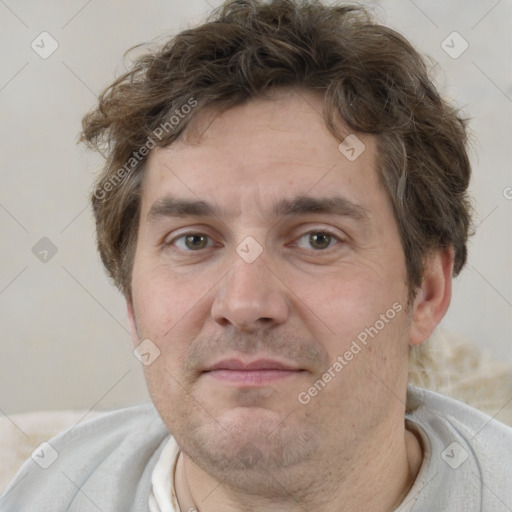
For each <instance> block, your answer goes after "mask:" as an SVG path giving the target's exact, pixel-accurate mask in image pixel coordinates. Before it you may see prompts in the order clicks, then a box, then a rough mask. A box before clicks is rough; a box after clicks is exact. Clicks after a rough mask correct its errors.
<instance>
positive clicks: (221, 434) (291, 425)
mask: <svg viewBox="0 0 512 512" xmlns="http://www.w3.org/2000/svg"><path fill="white" fill-rule="evenodd" d="M290 418H293V414H292V415H290ZM290 418H285V419H284V420H283V418H282V416H280V415H278V414H277V413H275V412H273V411H270V410H267V409H259V408H242V407H238V408H235V409H232V410H230V411H228V412H226V413H224V414H223V415H221V416H220V417H218V418H216V420H214V419H213V418H211V417H210V418H209V420H208V421H205V418H202V422H201V423H197V424H195V425H188V427H187V428H186V429H183V430H182V432H186V435H185V436H183V437H184V438H183V439H177V441H178V444H179V445H180V446H181V448H182V450H183V452H184V453H186V454H187V456H188V457H190V459H191V460H193V461H194V462H195V463H196V464H197V465H198V466H200V467H201V468H202V469H203V470H204V471H206V472H208V473H209V474H211V475H213V476H215V477H217V478H222V479H226V478H227V479H229V478H235V479H237V482H239V484H240V485H241V484H242V481H244V482H245V480H246V479H247V482H246V483H245V484H244V488H245V487H246V486H251V487H252V486H253V485H254V484H255V482H258V483H257V486H259V488H260V489H261V486H262V485H265V487H267V486H268V485H269V484H270V483H271V482H272V481H273V484H274V485H275V484H276V482H275V478H274V477H273V476H272V475H273V474H279V475H282V473H283V470H284V469H285V468H289V469H290V470H293V468H298V469H300V467H302V466H304V467H306V466H307V465H308V464H309V463H310V461H311V459H312V458H314V457H318V449H319V444H320V438H319V433H318V430H316V433H315V429H313V427H307V426H306V425H305V424H304V423H302V424H299V423H298V421H297V419H296V418H295V422H292V420H291V419H290ZM275 472H276V473H275ZM238 479H241V480H238ZM251 482H252V485H251ZM245 490H246V491H247V492H248V489H245ZM280 490H281V493H282V487H280Z"/></svg>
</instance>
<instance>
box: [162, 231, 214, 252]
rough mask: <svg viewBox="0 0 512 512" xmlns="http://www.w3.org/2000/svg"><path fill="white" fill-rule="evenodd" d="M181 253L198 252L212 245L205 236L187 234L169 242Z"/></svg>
mask: <svg viewBox="0 0 512 512" xmlns="http://www.w3.org/2000/svg"><path fill="white" fill-rule="evenodd" d="M169 245H173V246H174V247H177V248H178V249H180V250H182V251H188V252H190V251H200V250H201V249H208V248H210V247H211V246H212V245H213V241H212V240H211V238H210V237H209V236H207V235H203V234H202V233H187V234H185V235H182V236H179V237H177V238H175V239H174V240H173V241H171V242H169Z"/></svg>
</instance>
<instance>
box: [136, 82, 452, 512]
mask: <svg viewBox="0 0 512 512" xmlns="http://www.w3.org/2000/svg"><path fill="white" fill-rule="evenodd" d="M322 101H323V100H322V96H320V95H319V94H317V93H314V92H311V91H304V90H299V91H295V90H290V89H282V90H280V91H278V92H276V93H275V94H274V96H273V98H272V99H271V100H268V99H267V100H252V101H250V102H248V103H246V104H244V105H242V106H239V107H236V108H232V109H230V110H228V111H226V112H225V113H223V114H220V115H217V116H215V117H214V118H212V117H210V116H209V113H208V112H206V111H205V112H200V113H199V114H198V116H197V118H196V119H195V121H194V124H193V125H192V127H191V128H190V129H189V130H188V134H187V137H186V138H185V139H184V140H181V141H177V142H175V143H174V144H172V145H171V146H170V147H168V148H165V149H155V150H153V151H152V153H151V154H150V156H149V159H148V162H147V169H146V176H145V181H144V184H143V193H142V205H141V216H140V225H139V234H138V241H137V247H136V252H135V259H134V266H133V275H132V296H131V297H130V298H129V299H128V311H129V317H130V320H131V324H132V331H133V343H134V344H135V345H136V344H138V343H140V341H141V340H143V339H146V338H149V339H150V340H151V341H152V342H153V343H154V344H155V345H156V346H157V347H158V349H159V350H160V356H159V357H158V358H157V359H155V361H154V362H152V364H150V365H148V366H146V367H145V376H146V380H147V384H148V389H149V391H150V394H151V397H152V399H153V401H154V403H155V406H156V407H157V409H158V411H159V413H160V415H161V417H162V418H163V420H164V422H165V424H166V425H167V427H168V428H169V431H170V432H171V433H172V435H173V436H174V437H175V438H176V440H177V442H178V444H179V446H180V448H181V450H182V453H181V455H180V457H179V461H178V464H177V469H176V479H175V482H176V491H177V496H178V499H179V504H180V507H181V510H188V509H189V508H191V507H193V508H195V509H197V510H200V511H201V512H205V511H206V512H212V511H223V512H229V511H249V510H251V511H266V512H268V511H280V512H283V511H298V510H301V511H302V510H320V509H321V510H324V511H326V512H329V511H338V512H339V511H341V510H365V511H370V512H371V511H379V512H385V511H390V510H394V508H395V507H396V506H398V505H399V503H400V502H401V501H402V499H403V497H404V496H405V495H406V494H407V492H408V490H409V489H410V487H411V485H412V484H413V482H414V478H415V476H416V474H417V472H418V470H419V467H420V465H421V461H422V449H421V445H420V443H419V442H418V439H417V438H416V437H415V435H414V434H412V433H411V432H409V431H407V430H406V429H405V425H404V409H405V396H406V387H407V358H408V351H409V348H410V345H414V344H419V343H422V342H423V341H425V340H426V339H427V338H428V336H429V335H430V334H431V333H432V331H433V329H434V327H435V326H436V325H437V324H438V323H439V321H440V320H441V318H442V317H443V316H444V314H445V312H446V310H447V308H448V305H449V302H450V296H451V275H452V261H453V250H452V249H451V248H449V249H446V250H440V251H438V252H436V253H435V254H433V255H432V256H431V257H430V259H429V260H428V261H426V272H425V276H426V277H425V278H424V280H423V283H422V286H421V288H420V289H418V290H417V295H416V300H415V302H414V304H412V305H410V307H409V308H406V305H407V304H406V301H407V292H408V288H407V285H406V266H405V257H404V253H403V249H402V246H401V243H400V237H399V233H398V228H397V224H396V221H395V219H394V217H393V212H392V208H391V203H390V201H389V199H388V197H387V195H386V192H385V190H384V188H383V187H382V185H381V184H380V182H379V179H378V175H377V154H376V144H375V140H374V138H373V137H372V136H369V135H364V134H357V136H358V137H359V139H360V140H361V141H363V142H364V144H365V146H366V149H365V150H364V151H363V153H362V154H361V155H360V156H359V157H358V158H356V159H355V160H354V161H349V160H348V159H347V158H346V157H345V156H344V155H343V154H342V153H341V152H340V151H339V150H338V144H339V142H340V141H339V140H337V139H336V138H335V137H334V136H333V135H332V134H331V133H330V132H329V131H328V130H327V128H326V127H325V125H324V122H323V118H322V115H321V112H322ZM212 119H213V121H212ZM349 133H350V132H349V131H347V135H348V134H349ZM300 196H308V197H311V198H314V199H318V200H323V199H329V198H333V197H334V196H342V197H344V198H346V199H348V200H349V201H351V202H352V203H354V204H357V205H359V206H360V207H361V208H363V209H364V212H366V216H365V219H366V220H364V221H363V220H362V219H360V218H355V217H353V216H348V215H341V214H340V212H311V211H303V210H301V211H300V212H299V213H295V214H292V213H290V212H280V213H279V214H277V215H276V212H274V211H273V209H274V207H275V205H276V204H277V203H279V202H280V201H282V200H292V199H294V198H297V197H300ZM169 197H172V198H173V200H174V201H175V200H176V199H188V200H191V201H199V200H202V201H208V202H209V203H212V204H213V205H215V206H216V207H217V211H216V212H215V215H204V213H205V212H201V211H195V212H190V211H189V212H188V213H186V212H184V211H183V210H181V212H180V214H179V215H176V211H175V210H173V209H172V208H170V207H168V206H167V207H166V208H164V207H162V205H163V204H164V203H165V200H166V199H165V198H167V200H168V198H169ZM168 203H169V200H168ZM168 203H167V205H168ZM359 211H362V210H359ZM150 212H151V213H150ZM326 233H328V234H330V238H329V235H326ZM186 234H196V237H195V238H194V237H192V238H189V239H187V238H186V237H184V235H186ZM249 236H250V237H252V238H253V239H254V240H256V241H257V243H258V244H259V246H260V247H261V249H262V252H261V254H259V256H258V257H257V258H256V259H255V260H254V261H253V262H251V263H248V262H247V261H246V260H244V259H243V258H242V257H241V254H244V253H243V252H237V250H236V249H237V247H239V249H240V248H242V249H245V250H248V253H251V254H252V255H254V254H255V253H254V252H253V251H254V247H253V245H254V243H253V242H251V244H253V245H251V246H249V245H247V240H246V238H247V237H249ZM187 240H188V245H187ZM244 240H245V245H244V244H243V243H242V245H240V244H241V242H243V241H244ZM191 242H192V243H191ZM194 242H195V243H194ZM396 303H397V304H399V305H400V306H403V307H402V309H401V311H399V312H398V313H397V314H396V316H394V318H393V319H392V320H389V321H388V322H387V323H386V324H385V325H384V327H383V328H381V329H380V330H379V332H378V334H377V335H375V336H374V337H373V338H369V340H368V343H367V345H366V346H364V347H363V346H362V349H361V350H360V351H359V352H358V353H357V354H356V355H354V357H353V358H352V359H351V360H350V361H348V362H347V364H346V365H344V366H343V369H342V370H341V371H338V372H334V377H333V376H332V375H331V379H330V381H329V382H328V383H327V385H325V387H324V388H323V389H322V390H321V391H319V392H318V393H317V394H316V395H315V396H313V397H311V399H310V401H309V402H308V403H307V404H303V403H301V402H300V401H299V400H298V395H299V393H301V392H304V391H307V390H308V389H310V388H311V386H312V385H313V384H314V383H315V381H318V379H320V378H321V377H322V375H323V374H324V372H326V371H327V370H328V368H330V367H331V368H332V365H333V363H334V362H335V361H336V360H337V357H338V356H340V355H342V356H343V354H345V352H346V351H347V350H348V349H349V348H350V346H351V344H352V342H353V340H355V339H357V336H358V334H360V333H361V332H362V331H364V329H365V328H368V327H370V326H374V325H376V321H377V320H379V318H381V315H382V314H385V313H386V311H388V310H389V309H390V308H392V305H393V304H396ZM230 358H235V359H238V360H241V361H243V362H252V361H255V360H258V359H271V360H274V361H279V362H281V363H286V364H288V365H289V366H290V367H292V368H293V369H294V370H296V371H288V372H284V371H280V372H276V373H278V375H279V376H280V377H281V378H269V379H267V380H266V381H261V382H260V381H255V380H254V379H253V380H251V379H252V378H253V377H254V375H255V374H256V373H257V371H256V370H255V371H253V372H252V373H251V372H247V373H243V372H238V373H236V372H231V373H230V370H225V371H224V372H223V373H222V372H218V371H217V372H211V371H210V372H208V371H207V370H208V369H211V368H212V366H213V365H215V364H216V363H218V362H219V361H221V360H223V359H230ZM331 373H333V372H332V369H331ZM241 374H243V375H247V376H249V375H251V376H253V377H250V378H249V377H247V378H245V379H244V378H242V377H240V375H241ZM229 375H235V377H234V378H233V379H231V378H230V377H229V378H228V376H229ZM258 375H263V373H261V374H258ZM254 378H256V377H254ZM369 490H371V492H369ZM320 507H321V508H320Z"/></svg>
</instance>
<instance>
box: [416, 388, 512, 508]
mask: <svg viewBox="0 0 512 512" xmlns="http://www.w3.org/2000/svg"><path fill="white" fill-rule="evenodd" d="M406 418H407V419H408V420H409V421H412V422H413V423H415V424H417V425H419V426H420V427H421V428H422V429H423V431H424V432H425V434H426V437H427V438H428V442H429V444H430V446H429V447H428V451H429V452H430V463H429V472H428V473H429V476H428V481H429V482H431V484H430V485H429V489H428V492H427V491H425V492H424V493H423V494H428V495H429V496H430V497H431V499H434V497H435V499H438V500H439V499H440V500H443V497H444V496H446V500H450V503H459V504H461V505H462V504H464V505H465V504H467V503H468V501H470V502H471V505H470V506H469V507H467V508H466V512H470V511H472V510H473V508H471V507H473V506H474V507H476V504H479V503H481V504H482V507H483V508H478V507H477V508H475V509H474V510H483V511H484V512H485V511H488V510H499V506H498V505H500V504H501V505H500V506H503V503H506V504H507V506H509V507H512V486H511V484H510V475H511V474H512V428H511V427H509V426H507V425H505V424H503V423H501V422H499V421H497V420H495V419H494V418H492V417H491V416H489V415H487V414H485V413H483V412H481V411H479V410H477V409H475V408H473V407H470V406H469V405H466V404H463V403H462V402H459V401H458V400H454V399H452V398H449V397H446V396H443V395H440V394H439V393H435V392H433V391H428V390H425V389H420V388H415V387H413V386H409V389H408V394H407V414H406ZM424 497H425V496H424ZM457 500H460V501H457ZM436 503H437V502H436ZM440 503H441V502H440ZM495 505H496V506H498V508H493V507H495ZM450 510H451V509H450Z"/></svg>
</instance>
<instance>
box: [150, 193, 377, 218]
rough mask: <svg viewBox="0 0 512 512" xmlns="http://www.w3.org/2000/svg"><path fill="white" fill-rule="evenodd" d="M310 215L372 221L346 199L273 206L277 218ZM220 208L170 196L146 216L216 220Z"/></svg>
mask: <svg viewBox="0 0 512 512" xmlns="http://www.w3.org/2000/svg"><path fill="white" fill-rule="evenodd" d="M311 213H320V214H328V215H339V216H343V217H351V218H353V219H354V220H357V221H360V222H362V223H368V222H369V221H370V217H371V215H370V210H368V209H367V208H365V207H363V206H362V205H360V204H357V203H354V202H353V201H351V200H350V199H348V198H346V197H343V196H335V197H326V198H317V197H311V196H298V197H295V198H292V199H281V200H280V201H279V202H278V203H277V204H275V205H274V208H273V215H274V216H275V217H288V216H300V215H306V214H311ZM217 216H220V211H219V208H218V207H217V206H215V205H214V204H212V203H209V202H207V201H203V200H195V199H182V198H176V197H172V196H167V197H163V198H161V199H159V200H158V201H156V202H155V203H154V204H153V205H152V206H151V208H150V209H149V212H148V214H147V220H148V222H156V221H158V220H159V219H160V218H162V217H217Z"/></svg>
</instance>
